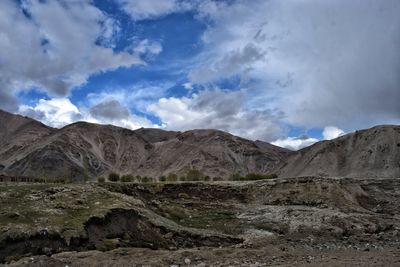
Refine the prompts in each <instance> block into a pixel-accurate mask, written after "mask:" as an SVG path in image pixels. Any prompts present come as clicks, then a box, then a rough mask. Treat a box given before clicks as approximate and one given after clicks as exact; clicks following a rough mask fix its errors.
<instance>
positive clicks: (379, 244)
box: [0, 177, 400, 267]
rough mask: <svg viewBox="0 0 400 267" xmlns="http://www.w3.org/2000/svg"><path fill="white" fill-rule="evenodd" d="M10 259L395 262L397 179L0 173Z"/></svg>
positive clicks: (0, 214)
mask: <svg viewBox="0 0 400 267" xmlns="http://www.w3.org/2000/svg"><path fill="white" fill-rule="evenodd" d="M0 187H1V190H0V192H1V199H2V205H1V207H0V260H1V262H3V263H8V264H9V265H10V266H82V267H83V266H142V265H144V266H399V265H400V242H399V239H400V232H399V231H400V220H399V215H400V207H399V206H398V199H399V196H400V180H399V179H338V178H316V177H302V178H278V179H271V180H263V181H253V182H193V183H190V182H186V183H149V184H137V183H87V184H85V183H81V184H27V183H2V184H0Z"/></svg>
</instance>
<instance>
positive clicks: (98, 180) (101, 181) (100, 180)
mask: <svg viewBox="0 0 400 267" xmlns="http://www.w3.org/2000/svg"><path fill="white" fill-rule="evenodd" d="M105 181H106V179H105V178H104V177H99V178H97V182H98V183H104V182H105Z"/></svg>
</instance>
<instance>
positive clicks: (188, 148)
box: [0, 111, 400, 181]
mask: <svg viewBox="0 0 400 267" xmlns="http://www.w3.org/2000/svg"><path fill="white" fill-rule="evenodd" d="M0 140H1V141H0V174H6V175H11V176H26V177H40V178H46V179H47V180H51V179H68V180H70V179H72V180H75V181H76V180H78V181H82V180H91V179H95V178H98V177H100V176H105V175H107V174H108V173H110V172H117V173H120V174H130V175H140V176H149V177H154V178H157V179H158V178H159V177H161V176H167V175H169V174H177V175H185V174H186V173H187V172H188V171H189V170H191V169H196V170H199V171H201V172H202V173H203V174H204V175H206V176H209V177H211V178H214V177H216V178H219V179H221V178H222V179H228V178H229V176H230V175H232V174H234V173H237V174H241V175H246V174H248V173H264V174H271V173H277V174H278V175H279V176H280V177H298V176H307V175H312V176H321V177H362V178H367V177H370V178H374V177H387V178H390V177H400V126H394V125H384V126H377V127H374V128H371V129H366V130H361V131H356V132H354V133H350V134H347V135H344V136H341V137H339V138H336V139H334V140H330V141H322V142H318V143H316V144H314V145H312V146H310V147H306V148H304V149H301V150H299V151H295V152H293V151H289V150H287V149H284V148H280V147H277V146H274V145H271V144H268V143H265V142H262V141H250V140H246V139H243V138H240V137H237V136H234V135H231V134H229V133H226V132H222V131H217V130H204V129H203V130H191V131H186V132H174V131H164V130H161V129H138V130H135V131H131V130H128V129H124V128H119V127H115V126H111V125H97V124H91V123H86V122H77V123H74V124H71V125H68V126H66V127H64V128H61V129H54V128H50V127H47V126H45V125H43V124H42V123H40V122H37V121H35V120H32V119H29V118H26V117H22V116H19V115H13V114H10V113H7V112H4V111H0Z"/></svg>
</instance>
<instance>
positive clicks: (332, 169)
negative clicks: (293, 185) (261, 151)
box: [277, 125, 400, 178]
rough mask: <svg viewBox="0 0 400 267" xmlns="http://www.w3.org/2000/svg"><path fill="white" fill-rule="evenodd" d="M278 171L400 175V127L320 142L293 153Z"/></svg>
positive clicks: (287, 174) (287, 173) (288, 173)
mask: <svg viewBox="0 0 400 267" xmlns="http://www.w3.org/2000/svg"><path fill="white" fill-rule="evenodd" d="M277 172H278V173H279V174H280V176H285V177H296V176H307V175H315V176H328V177H329V176H330V177H380V178H383V177H389V178H390V177H400V126H395V125H383V126H377V127H373V128H371V129H366V130H361V131H356V132H354V133H350V134H347V135H344V136H341V137H339V138H336V139H334V140H330V141H322V142H318V143H316V144H314V145H312V146H309V147H306V148H303V149H301V150H299V151H297V152H296V153H293V154H292V155H291V156H290V157H288V158H287V162H286V163H285V164H284V165H283V167H282V168H281V169H280V170H279V171H277Z"/></svg>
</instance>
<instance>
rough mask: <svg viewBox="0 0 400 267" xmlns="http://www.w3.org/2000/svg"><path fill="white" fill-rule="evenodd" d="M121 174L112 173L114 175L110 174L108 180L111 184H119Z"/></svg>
mask: <svg viewBox="0 0 400 267" xmlns="http://www.w3.org/2000/svg"><path fill="white" fill-rule="evenodd" d="M119 178H120V177H119V174H118V173H115V172H112V173H110V174H109V175H108V180H109V181H111V182H118V181H119Z"/></svg>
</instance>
